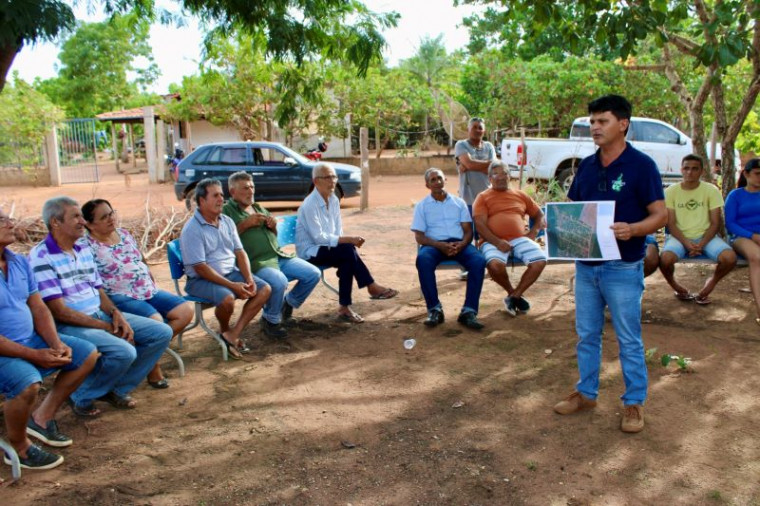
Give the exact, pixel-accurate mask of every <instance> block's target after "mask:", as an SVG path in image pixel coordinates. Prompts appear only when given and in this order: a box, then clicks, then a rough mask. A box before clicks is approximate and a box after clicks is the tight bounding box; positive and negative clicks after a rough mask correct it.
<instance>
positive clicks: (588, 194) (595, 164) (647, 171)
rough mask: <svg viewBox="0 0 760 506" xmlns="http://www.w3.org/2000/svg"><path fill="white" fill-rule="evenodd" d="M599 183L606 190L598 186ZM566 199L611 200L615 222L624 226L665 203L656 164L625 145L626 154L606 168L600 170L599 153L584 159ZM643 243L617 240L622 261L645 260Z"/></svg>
mask: <svg viewBox="0 0 760 506" xmlns="http://www.w3.org/2000/svg"><path fill="white" fill-rule="evenodd" d="M602 181H604V183H605V186H606V189H605V188H603V187H602V185H600V183H601V182H602ZM567 197H568V198H569V199H570V200H573V201H575V202H582V201H590V200H614V201H615V221H616V222H625V223H636V222H638V221H641V220H643V219H644V218H646V217H647V216H649V212H648V211H647V206H648V205H649V204H651V203H652V202H655V201H657V200H665V194H664V193H663V191H662V179H661V178H660V172H659V170H657V164H656V163H654V160H652V159H651V158H650V157H649V156H647V155H646V154H644V153H642V152H641V151H639V150H638V149H636V148H634V147H633V146H631V145H630V144H629V143H627V142H626V148H625V150H624V151H623V152H622V153H621V154H620V156H619V157H618V158H617V159H616V160H615V161H613V162H612V163H611V164H609V165H608V166H607V167H606V168H604V167H602V164H601V156H600V153H599V150H597V151H596V153H594V154H593V155H591V156H588V157H586V158H584V159H583V160H582V161H581V163H580V165H579V166H578V172H577V174H576V175H575V179H573V184H572V186H570V191H569V192H568V193H567ZM645 242H646V237H631V238H630V239H628V240H627V241H620V240H618V241H617V243H618V247H619V248H620V257H621V260H623V261H625V262H637V261H639V260H641V259H642V258H644V254H645V252H646V244H645ZM589 263H591V262H589ZM594 263H595V262H594Z"/></svg>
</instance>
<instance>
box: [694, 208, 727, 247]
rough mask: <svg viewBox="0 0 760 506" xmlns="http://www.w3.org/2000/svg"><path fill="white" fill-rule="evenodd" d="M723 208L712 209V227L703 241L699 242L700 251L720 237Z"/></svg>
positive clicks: (706, 232) (705, 234) (703, 237)
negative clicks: (717, 236)
mask: <svg viewBox="0 0 760 506" xmlns="http://www.w3.org/2000/svg"><path fill="white" fill-rule="evenodd" d="M722 214H723V213H722V212H721V208H720V207H718V208H715V209H710V226H709V227H708V229H707V230H706V231H705V233H704V235H703V236H702V240H701V241H699V249H702V248H704V247H705V246H706V245H707V243H708V242H710V241H712V239H713V237H715V236H716V235H718V231H719V230H720V225H721V216H722Z"/></svg>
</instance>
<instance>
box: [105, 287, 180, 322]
mask: <svg viewBox="0 0 760 506" xmlns="http://www.w3.org/2000/svg"><path fill="white" fill-rule="evenodd" d="M108 296H109V297H110V298H111V302H113V303H114V304H115V305H116V307H117V308H119V311H121V312H122V313H132V314H136V315H138V316H144V317H145V318H150V317H151V316H153V315H154V314H156V313H158V314H160V315H161V316H162V317H164V318H166V315H168V314H169V313H171V312H172V309H174V308H175V307H177V306H179V305H181V304H184V303H185V299H183V298H182V297H179V296H177V295H175V294H173V293H171V292H167V291H166V290H159V291H157V292H156V294H155V295H154V296H153V297H151V298H150V299H145V300H139V299H133V298H132V297H128V296H126V295H121V294H116V293H114V294H108Z"/></svg>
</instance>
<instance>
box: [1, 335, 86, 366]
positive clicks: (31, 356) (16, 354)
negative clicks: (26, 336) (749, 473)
mask: <svg viewBox="0 0 760 506" xmlns="http://www.w3.org/2000/svg"><path fill="white" fill-rule="evenodd" d="M0 357H11V358H20V359H22V360H26V361H27V362H30V363H32V364H34V365H36V366H38V367H44V368H46V369H47V368H51V367H62V366H64V365H66V364H68V363H70V362H71V352H70V350H69V353H68V354H67V355H64V354H62V353H61V351H59V350H53V349H51V348H40V349H33V348H29V347H28V346H23V345H21V344H18V343H17V342H14V341H11V340H10V339H8V338H7V337H5V336H2V335H0Z"/></svg>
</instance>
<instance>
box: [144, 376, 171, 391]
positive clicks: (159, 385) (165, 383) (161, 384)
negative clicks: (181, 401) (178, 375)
mask: <svg viewBox="0 0 760 506" xmlns="http://www.w3.org/2000/svg"><path fill="white" fill-rule="evenodd" d="M148 385H150V386H151V387H153V388H155V389H156V390H163V389H164V388H169V380H167V379H166V378H161V379H160V380H158V381H151V380H148Z"/></svg>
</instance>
